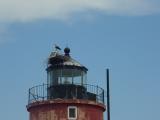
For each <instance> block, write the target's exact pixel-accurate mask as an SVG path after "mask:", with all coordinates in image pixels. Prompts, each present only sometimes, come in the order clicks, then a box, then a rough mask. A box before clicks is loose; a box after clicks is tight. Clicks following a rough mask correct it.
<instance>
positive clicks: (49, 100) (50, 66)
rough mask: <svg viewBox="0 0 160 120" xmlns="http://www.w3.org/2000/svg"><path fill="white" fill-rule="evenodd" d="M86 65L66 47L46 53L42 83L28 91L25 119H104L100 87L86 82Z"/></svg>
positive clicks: (102, 96)
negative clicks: (27, 117) (26, 116)
mask: <svg viewBox="0 0 160 120" xmlns="http://www.w3.org/2000/svg"><path fill="white" fill-rule="evenodd" d="M87 71H88V69H87V68H86V67H85V66H83V65H82V64H80V63H79V62H78V61H76V60H75V59H73V58H72V57H71V55H70V48H68V47H66V48H65V49H64V53H61V52H60V49H57V48H55V50H54V51H52V52H51V54H50V55H49V57H48V62H47V68H46V72H47V80H46V83H45V84H42V85H37V86H34V87H31V88H30V89H29V92H28V97H29V98H28V104H27V110H28V112H29V120H104V118H103V113H104V111H105V109H106V107H105V104H104V89H102V88H101V87H99V86H97V85H90V84H88V83H87Z"/></svg>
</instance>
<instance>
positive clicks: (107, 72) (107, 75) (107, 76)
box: [106, 69, 110, 120]
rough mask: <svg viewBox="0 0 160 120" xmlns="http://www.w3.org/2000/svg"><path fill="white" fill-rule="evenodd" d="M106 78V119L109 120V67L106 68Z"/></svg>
mask: <svg viewBox="0 0 160 120" xmlns="http://www.w3.org/2000/svg"><path fill="white" fill-rule="evenodd" d="M106 80H107V120H110V91H109V69H106Z"/></svg>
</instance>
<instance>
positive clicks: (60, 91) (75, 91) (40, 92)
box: [28, 84, 104, 104]
mask: <svg viewBox="0 0 160 120" xmlns="http://www.w3.org/2000/svg"><path fill="white" fill-rule="evenodd" d="M52 99H53V100H54V99H86V100H91V101H95V102H98V103H102V104H104V90H103V89H102V88H100V87H98V86H94V85H89V84H84V85H80V84H58V85H52V86H51V85H48V84H43V85H38V86H34V87H32V88H30V89H29V99H28V104H30V103H34V102H37V101H45V100H52Z"/></svg>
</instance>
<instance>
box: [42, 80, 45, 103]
mask: <svg viewBox="0 0 160 120" xmlns="http://www.w3.org/2000/svg"><path fill="white" fill-rule="evenodd" d="M44 90H45V89H44V83H43V88H42V91H43V100H44V98H45V96H44Z"/></svg>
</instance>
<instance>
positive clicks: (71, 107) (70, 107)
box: [68, 106, 77, 120]
mask: <svg viewBox="0 0 160 120" xmlns="http://www.w3.org/2000/svg"><path fill="white" fill-rule="evenodd" d="M70 109H75V117H70V116H69V115H70V113H69V112H70ZM76 119H77V107H76V106H68V120H76Z"/></svg>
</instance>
